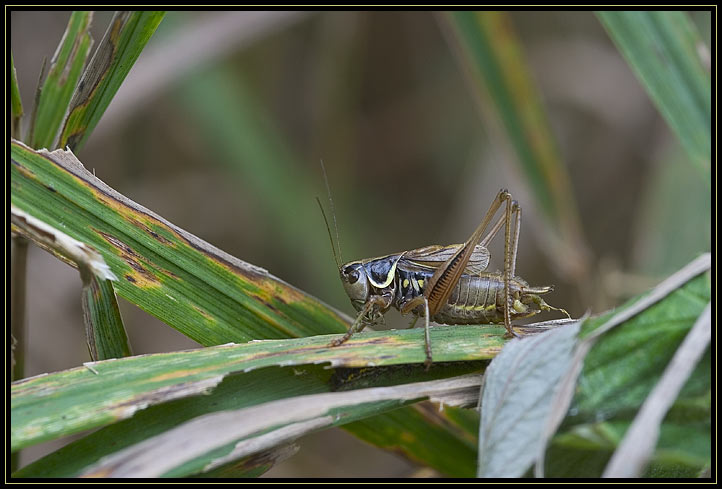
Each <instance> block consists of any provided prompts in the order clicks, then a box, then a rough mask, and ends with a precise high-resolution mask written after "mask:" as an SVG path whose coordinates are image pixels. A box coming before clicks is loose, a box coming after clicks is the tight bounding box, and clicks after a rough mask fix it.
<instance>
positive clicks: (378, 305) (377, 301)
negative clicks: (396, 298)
mask: <svg viewBox="0 0 722 489" xmlns="http://www.w3.org/2000/svg"><path fill="white" fill-rule="evenodd" d="M390 303H391V301H390V299H389V298H388V297H386V296H380V295H372V296H371V297H369V298H368V300H367V301H366V304H364V307H363V309H361V312H359V314H358V316H356V319H355V320H354V322H353V323H351V326H349V328H348V331H346V334H345V335H343V337H341V338H339V339H336V340H333V341H332V342H331V343H329V344H328V346H339V345H341V344H343V343H345V342H346V341H347V340H348V339H349V338H351V336H353V334H354V333H358V332H359V331H362V330H363V329H364V328H365V327H366V325H367V324H368V323H367V322H365V321H364V319H366V317H367V316H368V317H373V316H374V315H375V313H376V312H377V311H385V310H386V309H388V308H389V305H390Z"/></svg>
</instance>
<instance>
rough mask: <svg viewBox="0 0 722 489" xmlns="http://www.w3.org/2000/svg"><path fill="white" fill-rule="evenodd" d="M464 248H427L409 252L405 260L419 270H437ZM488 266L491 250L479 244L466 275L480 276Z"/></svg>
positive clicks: (465, 271)
mask: <svg viewBox="0 0 722 489" xmlns="http://www.w3.org/2000/svg"><path fill="white" fill-rule="evenodd" d="M463 246H464V245H463V244H454V245H448V246H439V245H431V246H425V247H423V248H417V249H415V250H411V251H407V252H406V254H405V255H404V256H403V259H404V260H405V261H406V262H408V263H411V264H412V265H413V266H416V267H418V268H419V270H423V271H428V270H436V269H437V268H439V267H440V266H441V265H443V264H444V263H446V262H447V260H448V259H449V258H451V257H452V256H453V255H454V253H456V252H457V251H459V248H461V247H463ZM487 266H489V250H488V249H486V247H484V246H483V245H480V244H478V245H476V246H475V247H474V251H473V252H472V254H471V258H470V259H469V263H467V265H466V268H464V273H465V274H468V275H474V274H478V273H481V272H483V271H484V270H486V267H487Z"/></svg>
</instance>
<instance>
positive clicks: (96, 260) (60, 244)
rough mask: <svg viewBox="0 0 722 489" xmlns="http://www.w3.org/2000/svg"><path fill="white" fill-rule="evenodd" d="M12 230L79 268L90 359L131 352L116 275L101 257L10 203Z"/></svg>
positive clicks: (117, 355) (112, 356) (111, 356)
mask: <svg viewBox="0 0 722 489" xmlns="http://www.w3.org/2000/svg"><path fill="white" fill-rule="evenodd" d="M11 213H12V229H13V232H15V233H17V234H19V235H22V236H23V237H24V238H27V239H29V240H32V241H33V242H35V243H37V244H38V245H39V246H41V247H42V248H45V249H47V250H48V251H50V252H51V253H53V254H55V255H56V256H61V257H62V258H63V259H64V260H65V261H68V262H72V263H73V264H74V265H75V266H76V267H77V268H78V269H79V271H80V278H81V280H82V282H83V291H82V305H83V312H84V320H85V326H86V339H87V341H88V349H89V350H90V356H91V358H92V359H93V360H102V359H107V358H117V357H122V356H128V355H130V346H129V345H128V336H127V335H126V333H125V328H124V327H123V321H122V319H121V318H120V310H119V308H118V302H117V299H116V298H115V293H114V292H113V286H112V285H111V280H117V277H116V276H115V275H114V274H113V273H112V272H111V271H110V268H108V265H106V263H105V261H104V260H103V258H102V256H100V254H99V253H98V252H97V251H95V250H94V249H92V248H90V247H89V246H87V245H86V244H85V243H82V242H79V241H77V240H75V239H73V238H71V237H70V236H68V235H67V234H65V233H63V232H62V231H59V230H58V229H56V228H53V227H52V226H49V225H48V224H46V223H45V222H42V221H40V220H38V219H36V218H35V217H33V216H31V215H29V214H27V213H25V212H23V211H21V210H20V209H18V208H16V207H15V206H12V209H11Z"/></svg>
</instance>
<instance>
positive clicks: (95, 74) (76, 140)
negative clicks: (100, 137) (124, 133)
mask: <svg viewBox="0 0 722 489" xmlns="http://www.w3.org/2000/svg"><path fill="white" fill-rule="evenodd" d="M164 15H165V12H156V11H135V12H116V14H115V15H114V16H113V20H112V21H111V23H110V26H108V30H107V31H106V32H105V36H104V37H103V40H102V41H101V42H100V45H99V46H98V49H97V50H96V51H95V54H94V55H93V57H92V59H91V60H90V63H89V64H88V67H87V69H86V70H85V72H84V73H83V76H82V78H81V80H80V84H79V85H78V86H77V88H76V90H75V93H74V94H73V98H72V100H71V102H70V110H69V113H68V116H67V118H66V120H65V124H64V125H63V129H62V132H61V135H60V141H59V143H58V145H57V146H58V147H60V148H65V147H66V146H69V147H70V148H72V149H74V150H78V149H80V148H81V147H82V146H83V144H84V143H85V141H86V139H87V138H88V136H89V135H90V133H91V132H92V130H93V129H94V128H95V126H96V124H97V123H98V121H99V120H100V117H101V116H102V115H103V112H105V109H106V108H107V107H108V105H109V104H110V101H111V100H112V99H113V96H114V95H115V92H117V91H118V88H120V84H121V83H122V82H123V80H124V79H125V77H126V75H127V74H128V72H129V71H130V69H131V68H132V67H133V64H134V63H135V60H136V59H138V56H139V55H140V52H141V51H142V50H143V48H144V47H145V45H146V43H147V42H148V40H149V39H150V37H151V36H152V35H153V33H154V32H155V29H156V28H157V27H158V24H160V22H161V20H163V16H164Z"/></svg>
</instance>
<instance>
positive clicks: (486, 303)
mask: <svg viewBox="0 0 722 489" xmlns="http://www.w3.org/2000/svg"><path fill="white" fill-rule="evenodd" d="M510 286H511V284H510ZM517 289H518V288H517ZM503 305H504V281H503V280H502V279H501V276H499V277H496V276H495V275H488V274H484V275H462V276H461V278H460V279H459V283H458V284H456V287H454V290H452V292H451V296H450V297H449V300H448V302H447V303H446V304H445V305H444V306H443V307H442V308H441V310H440V311H439V312H438V313H436V314H435V315H434V316H433V317H432V318H431V320H432V321H435V322H437V323H441V324H483V323H498V322H503V321H504V310H503Z"/></svg>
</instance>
